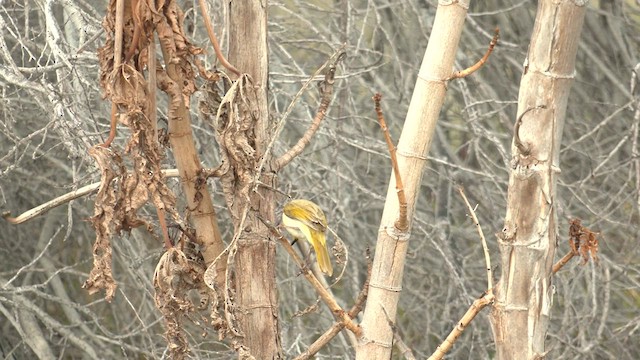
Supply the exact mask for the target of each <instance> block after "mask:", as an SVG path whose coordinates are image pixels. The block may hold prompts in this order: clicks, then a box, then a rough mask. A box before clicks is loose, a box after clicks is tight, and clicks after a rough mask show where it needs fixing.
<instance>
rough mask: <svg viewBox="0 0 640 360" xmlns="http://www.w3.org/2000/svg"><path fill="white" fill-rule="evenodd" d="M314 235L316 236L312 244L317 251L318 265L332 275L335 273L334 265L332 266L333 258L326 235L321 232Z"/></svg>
mask: <svg viewBox="0 0 640 360" xmlns="http://www.w3.org/2000/svg"><path fill="white" fill-rule="evenodd" d="M313 235H315V237H316V238H315V239H314V241H313V242H312V245H313V250H314V251H315V252H316V259H317V260H318V266H320V270H321V271H322V272H323V273H325V274H327V275H329V276H331V275H333V267H332V266H331V259H330V258H329V250H328V249H327V243H326V240H325V235H324V234H323V233H319V232H315V234H313ZM322 240H324V241H322Z"/></svg>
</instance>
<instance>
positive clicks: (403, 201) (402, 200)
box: [373, 93, 409, 231]
mask: <svg viewBox="0 0 640 360" xmlns="http://www.w3.org/2000/svg"><path fill="white" fill-rule="evenodd" d="M380 100H382V95H380V94H379V93H377V94H375V95H374V96H373V102H374V103H375V109H376V113H377V114H378V122H379V123H380V127H381V128H382V132H383V133H384V139H385V141H386V142H387V146H388V147H389V155H390V156H391V165H392V166H393V174H394V175H395V178H396V192H397V193H398V203H399V204H400V213H399V214H398V220H396V222H395V223H394V224H393V225H394V226H395V227H396V229H398V230H400V231H407V229H408V228H409V221H408V220H407V197H406V196H405V194H404V185H403V184H402V177H401V176H400V168H399V167H398V158H397V156H396V151H397V149H396V147H395V146H394V145H393V141H392V140H391V135H389V128H388V127H387V123H386V122H385V120H384V115H383V114H382V108H381V107H380Z"/></svg>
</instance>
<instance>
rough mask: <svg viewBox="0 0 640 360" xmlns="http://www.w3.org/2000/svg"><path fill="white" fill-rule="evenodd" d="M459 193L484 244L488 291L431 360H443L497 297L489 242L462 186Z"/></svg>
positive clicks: (463, 317)
mask: <svg viewBox="0 0 640 360" xmlns="http://www.w3.org/2000/svg"><path fill="white" fill-rule="evenodd" d="M458 192H459V193H460V196H462V199H463V200H464V203H465V204H466V205H467V209H469V216H471V219H472V220H473V223H474V224H475V226H476V229H477V230H478V234H479V235H480V240H481V242H482V249H483V250H484V260H485V264H486V266H487V291H486V292H485V293H484V295H482V296H481V297H480V298H479V299H476V300H475V301H474V302H473V304H471V306H470V307H469V309H468V310H467V312H466V313H465V314H464V316H462V319H460V321H459V322H458V324H457V325H456V327H455V328H454V329H453V330H451V332H450V333H449V335H448V336H447V338H446V339H444V341H443V342H442V344H440V345H439V346H438V348H437V349H436V351H434V352H433V354H432V355H431V356H430V357H429V360H439V359H442V358H443V357H444V356H445V354H446V353H447V352H448V351H449V350H451V348H452V347H453V344H455V342H456V341H457V340H458V338H459V337H460V335H462V333H463V332H464V330H465V329H466V328H467V326H469V324H470V323H471V321H473V319H474V318H475V317H476V315H478V314H479V313H480V311H481V310H482V309H484V308H485V307H486V306H487V305H489V304H492V303H493V301H494V299H495V295H494V294H493V275H492V273H491V256H490V255H489V247H488V246H487V240H486V239H485V237H484V233H483V232H482V227H481V226H480V222H479V221H478V217H477V216H476V212H475V210H474V209H473V207H471V204H470V203H469V200H468V199H467V196H466V195H465V193H464V189H463V188H462V186H458Z"/></svg>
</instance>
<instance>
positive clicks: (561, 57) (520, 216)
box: [491, 0, 586, 359]
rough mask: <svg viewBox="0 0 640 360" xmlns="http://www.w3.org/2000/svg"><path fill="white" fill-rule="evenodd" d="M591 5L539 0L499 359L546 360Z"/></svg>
mask: <svg viewBox="0 0 640 360" xmlns="http://www.w3.org/2000/svg"><path fill="white" fill-rule="evenodd" d="M585 3H586V2H583V1H577V0H576V1H574V0H561V1H556V0H541V1H539V2H538V14H537V16H536V21H535V25H534V29H533V33H532V37H531V43H530V45H529V54H528V55H527V59H526V60H525V67H524V74H523V76H522V81H521V83H520V94H519V98H518V114H519V115H518V117H517V118H518V120H517V122H516V126H515V128H514V130H515V133H514V136H513V145H512V147H511V151H512V154H513V155H512V161H511V166H512V171H511V174H510V176H509V193H508V199H507V214H506V217H505V223H504V227H503V229H502V232H501V233H499V234H498V238H499V244H500V252H501V255H502V258H501V261H502V266H501V269H502V271H501V278H500V281H499V283H498V285H497V286H496V292H495V294H496V301H495V303H494V307H493V311H492V314H491V324H492V329H493V332H494V337H495V342H496V349H497V359H540V358H543V357H544V355H545V346H544V340H545V336H546V333H547V328H548V325H549V316H550V313H551V305H552V297H553V286H552V275H553V273H552V265H553V260H554V254H555V250H556V249H555V248H556V231H557V219H556V213H555V197H556V178H557V174H558V172H559V171H560V168H559V156H560V141H561V138H562V128H563V126H564V118H565V111H566V107H567V99H568V96H569V91H570V89H571V85H572V83H573V78H574V74H575V58H576V52H577V49H578V42H579V38H580V32H581V29H582V23H583V19H584V14H585V10H586V9H585ZM520 115H523V116H520Z"/></svg>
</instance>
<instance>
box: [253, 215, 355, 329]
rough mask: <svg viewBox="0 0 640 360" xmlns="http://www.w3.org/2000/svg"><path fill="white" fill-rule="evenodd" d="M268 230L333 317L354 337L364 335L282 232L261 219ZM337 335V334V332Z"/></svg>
mask: <svg viewBox="0 0 640 360" xmlns="http://www.w3.org/2000/svg"><path fill="white" fill-rule="evenodd" d="M260 220H261V221H262V222H263V223H264V224H265V226H266V227H267V228H269V230H270V231H271V233H273V235H274V236H276V237H277V238H278V240H279V241H280V243H281V244H282V246H284V249H285V250H286V251H287V252H288V253H289V255H290V256H291V258H292V259H293V261H294V262H295V263H296V264H297V265H298V267H300V269H301V271H302V275H304V277H305V278H306V279H307V281H309V283H310V284H311V286H313V288H314V289H315V290H316V292H317V293H318V295H319V296H320V298H321V299H322V301H324V303H325V304H326V305H327V306H328V307H329V309H330V310H331V312H332V313H333V315H334V316H335V317H336V318H337V319H338V321H339V322H340V323H341V324H342V326H343V327H346V328H347V329H349V330H350V331H351V332H352V333H353V334H354V335H356V336H357V337H359V336H360V335H361V333H362V329H361V328H360V326H359V325H358V324H356V323H355V322H354V321H353V319H352V318H351V316H350V313H348V312H346V311H344V310H343V309H342V308H341V307H340V305H338V302H337V301H336V300H335V299H334V298H333V296H332V295H331V293H329V291H327V289H325V288H324V286H322V284H321V283H320V281H318V279H317V278H316V277H315V276H314V275H313V273H312V272H311V270H309V267H308V266H305V262H304V260H303V259H302V258H301V257H300V256H299V255H298V253H297V252H296V251H295V249H294V248H293V247H292V246H291V244H289V241H288V240H287V239H286V238H285V237H284V236H283V235H282V234H281V233H280V231H279V230H278V229H277V228H276V227H275V226H273V224H271V223H270V222H269V221H267V220H264V219H262V218H261V219H260ZM336 333H337V332H336Z"/></svg>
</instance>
